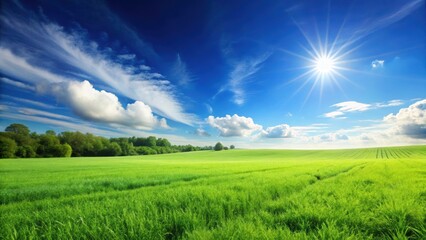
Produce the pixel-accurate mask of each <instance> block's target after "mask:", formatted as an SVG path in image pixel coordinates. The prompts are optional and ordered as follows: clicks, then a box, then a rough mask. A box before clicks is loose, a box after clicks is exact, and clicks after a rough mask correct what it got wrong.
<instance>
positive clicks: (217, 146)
mask: <svg viewBox="0 0 426 240" xmlns="http://www.w3.org/2000/svg"><path fill="white" fill-rule="evenodd" d="M214 150H215V151H221V150H223V145H222V143H221V142H218V143H216V145H214Z"/></svg>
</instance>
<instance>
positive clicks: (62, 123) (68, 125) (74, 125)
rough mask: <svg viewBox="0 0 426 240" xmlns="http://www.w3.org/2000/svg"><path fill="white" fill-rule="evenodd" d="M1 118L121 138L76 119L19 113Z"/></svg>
mask: <svg viewBox="0 0 426 240" xmlns="http://www.w3.org/2000/svg"><path fill="white" fill-rule="evenodd" d="M27 113H28V112H27ZM0 117H1V118H2V119H15V120H23V121H32V122H39V123H42V124H47V125H54V126H59V127H61V128H65V130H73V131H80V132H87V133H92V134H97V135H101V136H117V137H118V136H120V135H119V134H118V133H117V132H115V131H110V130H103V129H100V128H97V127H95V126H92V125H90V124H87V123H82V122H79V121H78V120H76V119H73V120H74V121H70V120H69V119H67V120H64V119H53V118H51V117H50V116H49V117H45V114H26V113H19V112H18V113H10V112H8V113H5V112H0ZM63 117H65V118H66V117H67V116H63Z"/></svg>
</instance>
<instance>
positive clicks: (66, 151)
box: [60, 143, 72, 158]
mask: <svg viewBox="0 0 426 240" xmlns="http://www.w3.org/2000/svg"><path fill="white" fill-rule="evenodd" d="M61 146H62V149H61V156H60V157H67V158H68V157H71V154H72V148H71V146H70V145H69V144H68V143H65V144H62V145H61Z"/></svg>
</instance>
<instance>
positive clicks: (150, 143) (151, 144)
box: [146, 136, 157, 147]
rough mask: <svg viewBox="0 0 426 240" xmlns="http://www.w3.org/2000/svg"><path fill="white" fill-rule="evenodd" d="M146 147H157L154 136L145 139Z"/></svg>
mask: <svg viewBox="0 0 426 240" xmlns="http://www.w3.org/2000/svg"><path fill="white" fill-rule="evenodd" d="M146 143H147V147H155V146H157V138H156V137H154V136H149V137H148V138H147V139H146Z"/></svg>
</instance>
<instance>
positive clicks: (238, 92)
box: [215, 53, 270, 105]
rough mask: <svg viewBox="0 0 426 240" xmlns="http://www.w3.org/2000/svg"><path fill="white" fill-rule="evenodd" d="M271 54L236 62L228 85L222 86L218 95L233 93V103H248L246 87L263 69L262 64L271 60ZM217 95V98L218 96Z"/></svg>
mask: <svg viewBox="0 0 426 240" xmlns="http://www.w3.org/2000/svg"><path fill="white" fill-rule="evenodd" d="M269 56H270V54H269V53H268V54H263V55H261V56H259V57H256V58H247V59H244V60H239V61H235V62H234V63H233V65H232V68H233V69H232V71H231V73H230V74H229V79H228V82H227V84H226V85H224V86H222V87H221V88H220V90H219V91H218V93H216V95H218V94H220V93H222V92H224V91H231V92H232V93H233V95H234V96H233V98H232V101H233V102H234V103H235V104H237V105H243V104H244V103H245V101H246V91H245V89H244V87H245V85H246V84H247V83H248V82H249V81H250V78H251V77H253V75H254V74H256V73H257V72H258V71H259V70H260V69H261V67H262V63H263V62H265V61H266V60H267V59H268V58H269ZM216 95H215V96H216Z"/></svg>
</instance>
